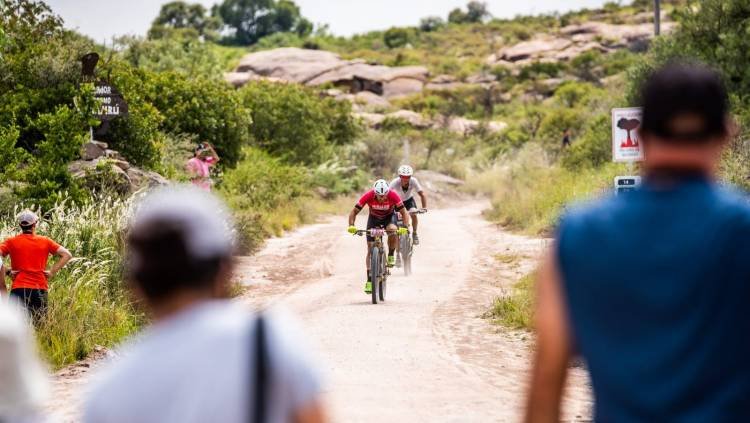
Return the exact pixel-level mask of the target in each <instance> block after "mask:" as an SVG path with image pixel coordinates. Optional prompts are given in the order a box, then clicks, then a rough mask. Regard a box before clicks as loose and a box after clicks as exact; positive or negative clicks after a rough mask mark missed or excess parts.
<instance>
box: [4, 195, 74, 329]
mask: <svg viewBox="0 0 750 423" xmlns="http://www.w3.org/2000/svg"><path fill="white" fill-rule="evenodd" d="M16 221H17V223H18V225H19V226H20V228H21V233H20V234H19V235H16V236H14V237H11V238H8V239H6V240H5V241H3V242H2V244H0V261H2V259H3V258H5V257H6V256H10V265H11V269H10V276H11V278H12V279H13V283H12V286H11V291H10V296H11V297H14V298H15V299H17V300H18V301H19V302H21V304H23V305H24V306H25V307H26V309H27V310H28V311H29V312H30V313H31V314H32V315H33V316H34V318H35V319H38V318H41V317H42V316H43V315H44V313H45V310H46V307H47V291H48V289H49V280H50V279H51V278H52V277H54V276H55V275H56V274H57V272H59V271H60V269H62V268H63V267H65V265H66V264H67V263H68V261H70V259H71V258H72V255H71V254H70V251H68V250H67V249H66V248H65V247H63V246H61V245H60V244H58V243H56V242H55V241H53V240H51V239H49V238H47V237H46V236H41V235H37V234H36V227H37V224H38V223H39V217H38V216H37V215H36V213H34V212H32V211H31V210H24V211H22V212H21V213H19V214H18V216H17V217H16ZM50 255H53V256H57V257H59V260H58V261H57V262H56V263H55V264H53V265H52V267H51V268H50V269H49V270H47V262H48V260H49V256H50ZM4 270H5V269H4V268H3V271H1V272H0V295H1V294H4V293H5V292H6V291H7V288H6V286H5V271H4Z"/></svg>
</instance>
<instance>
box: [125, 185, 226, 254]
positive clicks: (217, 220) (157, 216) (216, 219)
mask: <svg viewBox="0 0 750 423" xmlns="http://www.w3.org/2000/svg"><path fill="white" fill-rule="evenodd" d="M154 221H157V222H165V221H166V222H172V223H175V224H176V225H178V226H179V227H180V228H181V229H182V235H183V237H184V239H185V243H186V248H187V250H188V253H189V254H190V255H191V256H192V257H195V258H198V259H210V258H215V257H221V256H226V255H230V254H232V252H233V251H234V246H235V243H234V227H233V225H232V218H231V215H230V214H229V212H228V211H227V209H226V207H225V206H224V203H223V202H222V201H221V200H219V198H218V197H216V196H215V195H213V194H211V193H210V192H207V191H205V190H202V189H198V188H196V187H193V186H191V185H170V186H166V187H161V188H157V189H155V190H154V191H152V192H151V193H149V194H148V195H146V197H144V199H143V200H142V202H141V203H140V205H139V206H138V208H137V210H136V212H135V215H134V216H133V220H132V222H131V228H138V227H139V226H143V225H148V224H149V223H151V222H154Z"/></svg>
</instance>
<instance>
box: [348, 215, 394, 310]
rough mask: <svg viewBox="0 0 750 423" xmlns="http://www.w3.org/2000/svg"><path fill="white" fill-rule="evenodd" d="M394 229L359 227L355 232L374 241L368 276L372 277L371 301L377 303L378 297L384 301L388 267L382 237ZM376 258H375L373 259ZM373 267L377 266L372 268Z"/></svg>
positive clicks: (388, 273)
mask: <svg viewBox="0 0 750 423" xmlns="http://www.w3.org/2000/svg"><path fill="white" fill-rule="evenodd" d="M393 232H396V231H389V230H387V229H383V228H372V229H369V230H368V229H359V230H357V232H356V234H357V235H359V236H363V235H368V234H369V235H370V236H371V237H372V238H373V239H374V241H373V242H372V247H371V250H370V276H371V277H372V303H373V304H377V303H378V299H379V300H380V301H385V291H386V282H387V280H388V275H390V269H389V268H388V266H386V252H385V246H384V243H383V238H385V237H386V236H388V235H389V234H391V233H393ZM374 258H376V259H375V260H373V259H374ZM374 267H377V269H376V268H374Z"/></svg>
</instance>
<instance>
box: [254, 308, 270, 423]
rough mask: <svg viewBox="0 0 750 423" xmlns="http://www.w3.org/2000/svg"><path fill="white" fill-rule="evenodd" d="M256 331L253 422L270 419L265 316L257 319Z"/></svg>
mask: <svg viewBox="0 0 750 423" xmlns="http://www.w3.org/2000/svg"><path fill="white" fill-rule="evenodd" d="M253 326H254V329H255V330H254V332H255V336H254V337H252V344H253V349H254V350H255V354H253V356H254V365H253V382H254V383H253V392H254V393H255V397H254V398H253V401H252V402H251V405H252V410H251V416H252V417H251V423H265V422H266V421H267V420H268V416H267V413H268V412H267V405H268V391H269V389H268V385H269V383H268V381H269V371H268V369H269V367H268V348H267V346H266V343H267V340H266V323H265V320H264V319H263V316H262V315H260V316H258V318H257V319H256V320H255V325H253Z"/></svg>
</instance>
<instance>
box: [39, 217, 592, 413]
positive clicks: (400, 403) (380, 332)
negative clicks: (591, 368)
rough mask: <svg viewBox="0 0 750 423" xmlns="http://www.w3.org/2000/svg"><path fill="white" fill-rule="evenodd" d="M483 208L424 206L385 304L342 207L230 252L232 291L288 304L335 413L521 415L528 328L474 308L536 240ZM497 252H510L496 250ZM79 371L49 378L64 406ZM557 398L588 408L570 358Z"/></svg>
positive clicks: (252, 299) (520, 269) (531, 261)
mask: <svg viewBox="0 0 750 423" xmlns="http://www.w3.org/2000/svg"><path fill="white" fill-rule="evenodd" d="M483 207H484V204H483V203H470V204H466V205H464V206H462V207H459V208H450V209H443V210H435V211H431V212H430V213H429V214H427V215H425V216H424V217H423V218H422V222H423V223H422V228H423V229H422V230H420V237H421V240H422V245H421V246H420V247H418V250H417V251H416V253H415V258H414V275H413V276H411V277H409V278H406V277H404V276H402V274H401V273H400V272H398V271H395V272H394V275H393V276H392V277H391V278H390V279H389V286H388V297H387V301H386V302H385V303H384V304H379V305H372V304H371V303H370V298H369V296H368V295H366V294H364V293H363V292H362V288H363V285H364V276H365V275H364V253H365V247H364V240H363V239H361V238H359V237H352V236H351V235H348V234H346V232H345V230H344V229H345V221H344V218H342V217H338V218H336V219H330V220H328V221H326V222H325V223H321V224H317V225H311V226H308V227H305V228H302V229H300V230H298V231H296V232H293V233H291V234H289V235H288V236H286V237H283V238H279V239H274V240H271V241H269V243H268V245H267V246H266V247H265V249H264V250H263V251H262V252H261V253H259V254H258V255H256V256H254V257H247V258H241V259H239V263H238V274H239V276H240V277H241V278H242V280H243V281H244V282H245V283H247V284H249V285H250V286H251V288H250V289H249V291H248V293H247V294H246V295H245V296H244V297H243V298H241V299H240V301H245V302H247V303H248V304H250V305H252V306H254V307H269V306H282V307H284V308H286V309H288V310H290V311H292V312H293V313H294V314H296V315H297V317H298V318H299V319H300V320H301V322H302V323H303V326H304V328H305V331H306V334H307V337H308V338H309V340H310V341H311V342H312V344H313V345H315V346H316V347H317V349H318V350H319V356H320V360H319V361H320V363H321V365H322V366H323V375H324V377H325V380H326V397H327V398H326V399H327V401H328V404H329V407H330V410H331V414H332V417H333V418H334V419H335V421H337V422H370V421H372V422H375V421H377V422H422V421H425V422H426V421H429V422H490V421H492V422H494V421H502V422H505V421H518V420H519V418H520V412H521V407H522V404H523V394H524V392H525V388H526V382H527V379H528V367H529V363H530V345H531V340H530V335H529V334H527V333H526V332H509V331H506V330H501V329H499V328H498V327H497V326H493V325H491V324H490V323H489V322H488V321H487V319H484V318H482V314H483V313H484V312H485V311H486V310H487V309H488V308H489V305H490V304H491V302H492V300H493V298H495V297H496V296H497V295H499V294H500V293H501V292H502V290H503V289H507V288H508V287H510V285H512V283H513V282H514V281H516V280H517V279H518V278H519V277H520V276H522V275H523V274H525V273H526V272H528V271H530V270H531V268H533V266H534V265H535V263H536V259H537V257H538V255H539V253H540V252H541V250H542V249H543V248H544V243H545V242H544V241H543V240H535V239H528V238H524V237H519V236H514V235H509V234H507V233H504V232H502V231H500V230H499V229H497V228H495V227H494V226H492V225H491V224H489V223H487V222H486V221H484V220H483V219H482V218H481V216H480V211H481V210H482V209H483ZM364 220H365V218H364V217H360V219H359V222H360V223H362V224H363V222H364ZM498 254H503V256H504V257H513V259H512V260H507V259H506V260H502V261H498V260H496V259H495V258H494V257H495V256H496V255H498ZM85 378H86V373H85V372H82V373H78V374H77V375H76V376H75V378H74V379H71V378H70V377H64V376H63V377H59V378H58V380H57V387H58V389H57V391H58V394H59V395H62V396H64V397H65V398H67V400H66V401H65V403H66V404H68V405H67V407H70V404H75V403H76V399H77V397H78V395H77V393H78V392H81V391H82V390H83V389H82V388H81V387H82V386H84V385H85ZM66 387H72V388H66ZM71 390H72V391H73V392H71ZM58 407H60V403H59V402H58V403H57V405H56V406H54V407H52V408H56V411H58V412H59V411H61V410H60V409H59V408H58ZM564 409H565V416H564V418H565V420H568V421H581V420H588V419H590V415H591V401H590V393H589V389H588V385H587V382H586V377H585V373H584V372H583V371H582V370H580V369H573V374H572V377H571V378H570V387H569V389H568V397H567V398H566V401H565V408H564ZM63 414H64V415H66V416H67V418H71V417H70V416H73V415H74V414H75V413H74V412H72V411H70V412H67V413H63Z"/></svg>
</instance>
